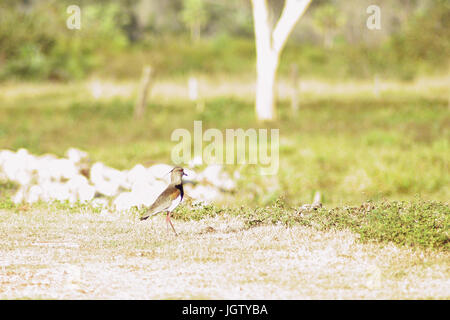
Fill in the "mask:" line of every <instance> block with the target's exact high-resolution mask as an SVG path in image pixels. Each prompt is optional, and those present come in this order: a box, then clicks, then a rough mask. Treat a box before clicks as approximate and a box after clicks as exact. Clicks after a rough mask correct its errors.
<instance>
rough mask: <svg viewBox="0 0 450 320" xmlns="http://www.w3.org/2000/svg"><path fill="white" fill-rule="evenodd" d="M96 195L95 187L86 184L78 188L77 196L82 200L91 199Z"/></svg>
mask: <svg viewBox="0 0 450 320" xmlns="http://www.w3.org/2000/svg"><path fill="white" fill-rule="evenodd" d="M94 196H95V187H93V186H90V185H85V186H83V187H81V188H79V189H78V191H77V197H78V200H80V201H81V202H87V201H91V200H92V199H93V198H94Z"/></svg>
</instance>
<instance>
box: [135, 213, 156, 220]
mask: <svg viewBox="0 0 450 320" xmlns="http://www.w3.org/2000/svg"><path fill="white" fill-rule="evenodd" d="M158 213H159V211H158V212H154V213H149V211H147V212H146V213H145V215H143V216H142V217H140V218H139V220H141V221H142V220H147V219H148V218H150V217H153V216H155V215H157V214H158Z"/></svg>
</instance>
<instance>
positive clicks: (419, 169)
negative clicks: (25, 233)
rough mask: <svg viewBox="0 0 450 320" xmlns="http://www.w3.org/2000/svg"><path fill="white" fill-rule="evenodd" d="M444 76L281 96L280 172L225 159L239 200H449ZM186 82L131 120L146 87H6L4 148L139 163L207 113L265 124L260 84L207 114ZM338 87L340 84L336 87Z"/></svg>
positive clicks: (227, 123) (222, 100) (206, 123)
mask: <svg viewBox="0 0 450 320" xmlns="http://www.w3.org/2000/svg"><path fill="white" fill-rule="evenodd" d="M444 80H445V81H441V82H440V83H439V84H437V85H436V84H434V83H432V84H426V83H425V84H423V85H422V84H420V83H419V84H409V85H408V84H406V85H401V84H400V85H399V84H395V85H392V86H391V87H390V86H387V88H385V89H384V91H382V92H381V94H380V97H378V98H377V97H375V96H374V95H373V93H372V92H371V90H370V86H369V90H367V87H364V88H362V89H359V87H358V85H357V83H354V87H355V88H353V86H352V83H350V84H347V86H346V87H345V88H344V89H343V92H331V93H327V91H326V90H322V91H320V90H319V91H318V90H315V88H314V86H312V87H311V88H308V87H307V88H306V89H304V90H303V91H302V92H301V97H300V101H301V106H300V109H301V110H300V112H299V113H298V114H297V115H292V114H291V112H290V107H289V101H288V100H286V99H285V98H282V99H281V101H280V102H279V120H278V121H276V122H274V123H271V124H270V125H269V127H270V128H279V129H280V155H279V158H280V170H279V172H278V175H275V176H259V175H258V174H257V172H258V171H257V168H256V167H255V166H250V165H249V166H229V167H227V169H229V170H230V171H233V170H235V169H237V170H239V171H240V173H241V176H242V179H241V181H240V182H241V183H240V188H239V189H240V193H239V195H238V196H237V197H234V201H233V203H234V204H237V205H241V204H245V205H265V204H268V203H271V202H272V201H274V200H275V199H277V198H278V197H279V196H283V197H284V198H285V200H286V201H287V202H288V203H290V204H292V205H298V204H303V203H308V202H310V201H311V200H312V197H313V194H314V192H316V191H320V192H321V193H322V196H323V203H324V204H326V205H358V204H360V203H361V202H363V201H366V200H375V201H378V200H381V199H394V200H408V199H412V198H417V197H419V198H422V199H425V200H439V201H445V200H448V199H450V188H449V186H450V175H449V174H448V163H449V154H450V149H449V141H450V130H449V128H450V115H449V109H448V95H449V92H448V86H446V85H447V84H448V82H446V81H447V80H448V79H444ZM228 81H229V82H231V83H233V79H231V80H228ZM237 81H238V80H237ZM211 82H212V81H211ZM183 85H185V84H183V83H181V84H179V86H178V87H173V88H169V89H168V90H165V91H164V90H163V89H161V88H159V89H160V90H159V91H158V88H155V90H154V92H153V96H152V97H151V98H150V102H149V105H148V109H147V113H146V115H145V116H144V118H143V119H140V120H138V121H135V120H133V117H132V113H133V106H134V99H135V94H134V91H133V89H134V87H136V86H137V84H134V87H133V83H131V84H130V83H128V84H126V85H122V87H125V89H126V90H125V93H124V94H122V95H117V96H114V97H111V98H99V99H94V98H93V96H92V94H91V93H90V91H89V87H88V86H86V85H85V84H84V83H80V84H72V85H63V84H57V85H54V86H53V85H52V84H45V85H33V84H30V85H26V86H22V87H20V86H19V87H18V88H15V89H14V91H12V92H11V91H10V90H8V87H6V88H5V89H4V90H3V92H2V93H0V148H1V149H5V148H7V149H13V150H17V149H19V148H27V149H28V150H29V151H30V152H32V153H35V154H43V153H54V154H56V155H59V156H62V155H63V154H64V152H65V151H66V150H67V149H68V148H69V147H76V148H80V149H83V150H85V151H87V152H88V153H89V154H90V155H91V157H92V160H93V161H103V162H104V163H106V164H107V165H110V166H112V167H116V168H119V169H129V168H131V167H132V166H134V165H135V164H137V163H144V164H151V163H155V162H164V163H170V162H171V158H170V157H171V150H172V148H173V147H174V146H175V145H176V142H172V141H171V140H170V136H171V133H172V132H173V130H175V129H177V128H186V129H188V130H190V131H191V132H192V131H193V122H194V120H202V121H203V131H205V130H206V129H207V128H218V129H220V130H225V129H226V128H243V129H246V128H260V127H262V126H263V125H261V124H259V123H257V122H256V120H255V116H254V109H253V102H252V95H251V91H250V92H242V93H241V95H240V96H234V97H230V96H229V95H228V96H227V95H226V88H225V90H222V91H220V92H219V93H217V95H215V94H210V95H208V96H206V95H205V98H204V104H205V109H204V111H202V112H199V111H197V110H196V108H195V103H193V102H189V101H188V100H187V99H183V97H182V94H180V95H178V96H177V94H176V93H177V92H179V91H181V93H184V91H183V90H186V89H185V88H183ZM237 85H239V82H238V84H237ZM334 85H335V86H338V85H339V84H329V86H328V87H331V88H332V87H333V86H334ZM11 86H12V87H13V86H14V84H12V85H11ZM208 86H209V87H211V88H209V87H208ZM204 87H205V88H204V92H209V91H214V90H213V89H214V83H212V84H208V82H207V81H206V84H205V85H204ZM21 88H22V89H21ZM117 88H119V89H120V88H121V87H120V86H117V87H114V88H112V89H110V90H112V91H119V89H117ZM233 88H234V87H231V88H230V90H233ZM281 89H283V88H281ZM281 91H282V90H281ZM346 91H348V92H346ZM171 95H173V96H174V97H173V98H171ZM223 132H224V131H223Z"/></svg>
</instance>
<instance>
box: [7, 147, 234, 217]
mask: <svg viewBox="0 0 450 320" xmlns="http://www.w3.org/2000/svg"><path fill="white" fill-rule="evenodd" d="M88 163H89V157H88V154H87V153H86V152H84V151H81V150H78V149H75V148H70V149H69V150H67V152H66V157H65V158H57V157H56V156H54V155H43V156H35V155H32V154H30V153H29V152H28V151H27V150H26V149H19V150H18V151H17V152H13V151H10V150H1V151H0V180H6V181H12V182H15V183H17V184H18V185H19V190H18V191H17V193H16V194H15V195H14V196H13V201H14V202H15V203H22V202H24V203H34V202H36V201H39V200H42V201H52V200H61V201H65V200H67V201H69V202H70V203H74V202H76V201H80V202H92V203H95V204H97V205H106V204H110V207H111V208H112V209H115V210H127V209H130V208H131V207H133V206H149V205H151V204H152V203H153V201H154V200H155V199H156V197H157V196H158V195H159V194H160V193H161V192H162V191H163V190H164V189H165V188H166V187H167V185H168V183H169V182H170V181H169V180H170V174H169V172H170V170H172V168H173V167H172V166H170V165H167V164H156V165H153V166H151V167H148V168H146V167H144V166H143V165H141V164H138V165H136V166H134V167H133V168H132V169H130V170H123V171H121V170H117V169H114V168H111V167H108V166H106V165H105V164H103V163H101V162H96V163H94V164H93V165H92V166H88ZM89 167H90V168H89ZM86 168H87V172H88V176H89V178H87V177H86V176H85V175H83V174H82V172H83V170H85V171H86ZM185 172H186V173H187V176H186V177H185V180H187V181H188V182H189V181H190V182H193V185H190V184H188V185H187V188H186V190H187V191H188V192H189V193H188V195H189V196H190V197H191V198H193V199H194V200H198V201H205V202H211V201H214V200H217V199H219V198H221V196H222V195H223V194H222V193H223V191H230V190H233V189H234V188H236V183H235V181H234V180H233V179H231V178H230V176H229V175H228V173H227V172H226V171H224V170H223V167H222V166H221V165H210V166H208V167H206V168H205V169H204V170H203V171H202V172H199V173H196V172H195V171H194V170H192V169H185ZM84 173H85V174H86V172H84Z"/></svg>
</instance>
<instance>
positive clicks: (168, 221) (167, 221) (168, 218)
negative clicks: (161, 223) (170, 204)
mask: <svg viewBox="0 0 450 320" xmlns="http://www.w3.org/2000/svg"><path fill="white" fill-rule="evenodd" d="M171 214H172V212H170V211H167V216H166V226H167V231H169V223H170V226H171V227H172V230H173V232H174V233H175V235H176V236H177V235H178V234H177V232H176V231H175V228H174V227H173V224H172V221H171V220H170V216H171Z"/></svg>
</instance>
